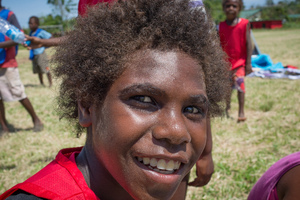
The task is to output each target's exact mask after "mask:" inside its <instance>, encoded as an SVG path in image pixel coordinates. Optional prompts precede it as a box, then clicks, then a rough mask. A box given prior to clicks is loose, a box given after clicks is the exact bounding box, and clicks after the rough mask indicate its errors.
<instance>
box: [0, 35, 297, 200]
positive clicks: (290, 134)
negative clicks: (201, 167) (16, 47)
mask: <svg viewBox="0 0 300 200" xmlns="http://www.w3.org/2000/svg"><path fill="white" fill-rule="evenodd" d="M299 33H300V29H290V30H260V31H254V35H255V38H256V41H257V43H258V44H259V48H260V50H261V51H262V52H263V53H266V54H269V55H270V56H271V58H272V59H273V61H274V62H282V63H283V65H288V64H290V65H295V66H298V67H300V58H299V55H300V34H299ZM47 51H48V52H49V51H53V49H49V50H47ZM49 53H51V52H49ZM27 57H28V51H26V50H20V51H19V54H18V57H17V58H18V63H19V70H20V74H21V79H22V81H23V83H24V85H25V87H26V93H27V95H28V96H29V99H30V100H31V102H32V104H33V106H34V108H35V110H36V112H37V114H38V115H39V117H40V118H41V119H42V121H43V122H44V124H45V129H44V131H42V132H40V133H34V132H32V130H31V128H32V122H31V119H30V117H29V115H28V114H27V112H26V111H25V110H24V109H23V107H22V106H21V105H20V104H19V103H18V102H15V103H6V104H5V106H6V111H7V112H6V114H7V120H8V122H9V124H10V129H11V131H12V132H11V133H10V134H8V135H5V136H3V137H1V138H0V194H1V193H3V192H4V191H5V190H7V189H9V188H10V187H11V186H13V185H15V184H16V183H19V182H21V181H23V180H25V179H27V178H28V177H29V176H30V175H32V174H34V173H35V172H37V171H38V170H39V169H41V168H42V167H43V166H45V165H46V164H47V163H48V162H49V161H51V160H52V159H53V158H54V157H55V155H56V153H57V152H58V150H60V149H61V148H66V147H72V146H80V145H83V144H84V141H85V137H84V136H82V137H81V138H79V139H78V138H76V137H75V135H74V134H73V133H72V132H71V130H70V128H69V127H68V123H67V122H66V121H65V120H61V121H60V120H59V117H58V116H57V114H56V113H55V108H56V106H55V101H54V98H55V95H56V88H55V86H54V87H53V88H51V89H49V88H48V87H42V86H40V85H39V81H38V77H37V76H36V75H33V74H32V72H31V63H30V61H29V60H28V58H27ZM44 79H45V83H47V80H46V77H44ZM246 90H247V93H246V108H245V110H246V115H247V117H248V119H247V121H246V122H245V123H239V124H238V123H236V118H237V97H236V93H234V94H233V96H232V109H231V115H232V116H233V118H234V119H225V118H224V119H221V118H216V119H214V120H213V121H212V130H213V141H214V149H213V157H214V161H215V173H214V174H213V177H212V180H211V181H210V183H209V184H208V185H207V186H205V187H203V188H194V187H189V189H188V197H187V199H211V200H214V199H246V198H247V194H248V193H249V191H250V189H251V187H252V186H253V184H254V183H255V182H256V181H257V179H258V178H259V177H260V176H261V175H262V174H263V173H264V171H265V170H266V169H268V168H269V167H270V166H271V165H272V164H273V163H274V162H275V161H277V160H278V159H280V158H281V157H283V156H286V155H288V154H290V153H292V152H296V151H299V150H300V148H299V146H300V139H299V135H300V133H299V132H300V104H299V98H300V80H283V79H281V80H274V79H273V80H270V79H260V78H247V79H246ZM193 171H194V170H193ZM193 174H194V173H193ZM192 178H193V177H192Z"/></svg>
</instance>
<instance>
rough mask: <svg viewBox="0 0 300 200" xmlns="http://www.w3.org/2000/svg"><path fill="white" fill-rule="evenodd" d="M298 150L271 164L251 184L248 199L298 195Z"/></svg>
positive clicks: (274, 198) (299, 169) (299, 159)
mask: <svg viewBox="0 0 300 200" xmlns="http://www.w3.org/2000/svg"><path fill="white" fill-rule="evenodd" d="M299 188H300V151H299V152H296V153H293V154H290V155H288V156H286V157H284V158H282V159H280V160H279V161H277V162H276V163H275V164H274V165H272V166H271V167H270V168H269V169H268V170H267V171H266V172H265V173H264V174H263V175H262V177H260V179H259V180H258V181H257V183H256V184H255V185H254V186H253V188H252V190H251V192H250V194H249V196H248V200H283V199H290V200H292V199H299V197H300V190H299Z"/></svg>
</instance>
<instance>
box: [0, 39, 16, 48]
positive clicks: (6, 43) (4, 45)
mask: <svg viewBox="0 0 300 200" xmlns="http://www.w3.org/2000/svg"><path fill="white" fill-rule="evenodd" d="M16 45H18V44H17V43H15V42H14V41H12V40H6V41H4V42H0V48H9V47H13V46H16Z"/></svg>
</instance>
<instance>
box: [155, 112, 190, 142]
mask: <svg viewBox="0 0 300 200" xmlns="http://www.w3.org/2000/svg"><path fill="white" fill-rule="evenodd" d="M184 118H185V116H184V115H183V113H182V111H181V110H177V111H176V110H169V111H167V112H165V111H162V113H161V114H160V116H159V117H158V124H157V125H156V126H155V127H154V129H153V137H154V138H155V139H157V140H166V141H167V142H169V143H170V144H173V145H180V144H183V143H189V142H191V135H190V133H189V131H188V128H187V124H186V122H185V119H184Z"/></svg>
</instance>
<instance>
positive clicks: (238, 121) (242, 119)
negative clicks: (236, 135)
mask: <svg viewBox="0 0 300 200" xmlns="http://www.w3.org/2000/svg"><path fill="white" fill-rule="evenodd" d="M246 120H247V118H246V117H239V118H238V120H237V123H240V122H244V121H246Z"/></svg>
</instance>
